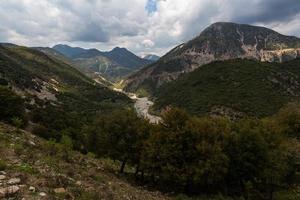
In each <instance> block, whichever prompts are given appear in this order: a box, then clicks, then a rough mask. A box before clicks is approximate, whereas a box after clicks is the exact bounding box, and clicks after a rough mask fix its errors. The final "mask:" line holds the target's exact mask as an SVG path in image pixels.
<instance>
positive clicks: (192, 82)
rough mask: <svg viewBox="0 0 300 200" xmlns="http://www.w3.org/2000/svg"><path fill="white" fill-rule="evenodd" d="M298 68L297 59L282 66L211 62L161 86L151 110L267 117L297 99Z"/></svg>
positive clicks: (238, 61)
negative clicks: (176, 109) (177, 109)
mask: <svg viewBox="0 0 300 200" xmlns="http://www.w3.org/2000/svg"><path fill="white" fill-rule="evenodd" d="M299 66H300V60H299V59H297V60H294V61H290V62H286V63H283V64H278V63H277V64H276V63H261V62H256V61H251V60H241V59H238V60H230V61H224V62H221V61H219V62H214V63H211V64H208V65H205V66H202V67H200V68H199V69H197V70H195V71H194V72H192V73H189V74H184V75H182V76H180V78H179V79H178V80H176V81H173V82H171V83H168V84H165V85H163V86H162V87H161V88H160V89H159V90H158V91H157V93H156V95H155V96H156V97H157V100H156V104H155V107H156V108H157V109H161V108H163V107H165V106H168V105H173V106H179V107H183V108H185V109H187V110H188V111H190V112H191V113H194V114H198V115H203V114H207V113H216V114H225V115H227V114H229V115H232V114H233V115H245V114H247V115H252V116H258V117H262V116H267V115H271V114H273V113H275V112H276V111H278V109H279V108H281V107H282V106H283V105H284V104H286V103H287V102H290V101H293V100H297V99H298V98H299V95H300V85H299V76H300V68H299Z"/></svg>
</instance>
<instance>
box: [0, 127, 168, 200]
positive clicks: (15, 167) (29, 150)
mask: <svg viewBox="0 0 300 200" xmlns="http://www.w3.org/2000/svg"><path fill="white" fill-rule="evenodd" d="M0 155H1V156H0V199H28V200H30V199H36V200H38V199H41V200H43V199H45V200H48V199H49V200H50V199H78V200H93V199H95V200H97V199H107V200H121V199H122V200H123V199H128V200H134V199H136V200H139V199H149V200H155V199H156V200H163V199H169V198H168V197H166V196H164V195H162V194H161V193H159V192H150V191H147V189H146V188H143V187H137V186H132V185H130V183H129V182H127V181H126V180H124V179H121V178H120V177H118V174H117V173H115V168H114V165H113V162H111V161H109V160H98V159H94V158H93V157H92V156H87V155H82V154H80V153H77V152H74V151H71V150H68V149H66V148H65V147H64V146H63V145H61V144H55V143H53V142H49V141H46V140H43V139H41V138H39V137H37V136H35V135H32V134H31V133H29V132H27V131H23V130H18V129H16V128H14V127H12V126H9V125H6V124H3V123H1V122H0ZM3 155H5V156H3Z"/></svg>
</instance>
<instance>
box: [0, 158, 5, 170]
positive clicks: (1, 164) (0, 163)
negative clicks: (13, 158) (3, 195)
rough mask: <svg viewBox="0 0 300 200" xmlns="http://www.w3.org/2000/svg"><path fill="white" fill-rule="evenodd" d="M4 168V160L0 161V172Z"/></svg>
mask: <svg viewBox="0 0 300 200" xmlns="http://www.w3.org/2000/svg"><path fill="white" fill-rule="evenodd" d="M6 168H7V165H6V162H5V161H4V160H0V171H4V170H5V169H6Z"/></svg>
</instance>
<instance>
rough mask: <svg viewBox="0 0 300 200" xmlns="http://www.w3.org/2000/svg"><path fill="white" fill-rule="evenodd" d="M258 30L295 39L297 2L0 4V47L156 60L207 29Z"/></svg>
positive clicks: (299, 16) (36, 0)
mask: <svg viewBox="0 0 300 200" xmlns="http://www.w3.org/2000/svg"><path fill="white" fill-rule="evenodd" d="M217 21H232V22H237V23H247V24H253V25H263V26H267V27H269V28H272V29H275V30H276V31H279V32H281V33H283V34H288V35H295V36H298V37H300V1H299V0H0V42H11V43H16V44H19V45H26V46H53V45H55V44H57V43H66V44H69V45H72V46H81V47H86V48H90V47H93V48H98V49H100V50H110V49H112V48H113V47H115V46H120V47H126V48H128V49H129V50H131V51H133V52H134V53H136V54H138V55H142V54H147V53H156V54H158V55H162V54H164V53H166V52H167V51H168V50H170V49H171V48H172V47H174V46H176V45H178V44H179V43H182V42H185V41H187V40H189V39H191V38H193V37H195V36H196V35H198V34H199V33H200V32H201V31H202V30H203V29H204V28H205V27H207V26H208V25H209V24H211V23H213V22H217Z"/></svg>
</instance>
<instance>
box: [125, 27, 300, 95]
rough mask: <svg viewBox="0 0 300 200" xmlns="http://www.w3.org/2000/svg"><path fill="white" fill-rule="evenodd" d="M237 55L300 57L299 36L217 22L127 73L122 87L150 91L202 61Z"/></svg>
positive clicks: (263, 58) (268, 58) (272, 58)
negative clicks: (127, 76) (154, 59)
mask: <svg viewBox="0 0 300 200" xmlns="http://www.w3.org/2000/svg"><path fill="white" fill-rule="evenodd" d="M236 58H242V59H244V58H245V59H255V60H258V61H262V62H284V61H289V60H292V59H296V58H300V39H299V38H296V37H293V36H285V35H281V34H280V33H277V32H275V31H273V30H270V29H267V28H264V27H258V26H250V25H244V24H235V23H226V22H218V23H215V24H212V25H211V26H209V27H208V28H206V29H205V30H204V31H203V32H202V33H201V34H200V35H199V36H198V37H196V38H194V39H193V40H191V41H189V42H187V43H185V44H181V45H179V46H177V47H176V48H174V49H173V50H171V51H170V52H169V53H167V54H166V55H165V56H164V57H162V58H161V59H160V60H159V61H157V62H156V63H154V64H153V65H150V66H148V67H146V68H144V69H142V70H141V71H139V72H137V73H136V74H133V75H132V76H130V77H129V78H128V79H127V81H126V85H127V86H126V88H125V90H127V91H135V90H138V89H139V88H141V87H143V88H146V89H147V90H150V91H151V90H152V91H153V90H155V89H156V88H157V87H159V86H161V85H162V84H163V83H165V82H169V81H172V80H174V79H176V78H177V77H178V76H179V75H180V74H182V73H188V72H191V71H193V70H195V69H197V68H199V67H201V66H202V65H204V64H208V63H211V62H213V61H217V60H229V59H236Z"/></svg>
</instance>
